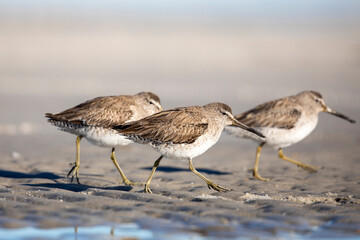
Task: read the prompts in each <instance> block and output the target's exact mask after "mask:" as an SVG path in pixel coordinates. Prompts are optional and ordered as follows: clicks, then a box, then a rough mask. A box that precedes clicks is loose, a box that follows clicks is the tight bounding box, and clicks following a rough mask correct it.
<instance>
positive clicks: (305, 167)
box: [279, 148, 317, 172]
mask: <svg viewBox="0 0 360 240" xmlns="http://www.w3.org/2000/svg"><path fill="white" fill-rule="evenodd" d="M279 158H281V159H282V160H285V161H288V162H291V163H293V164H296V165H297V166H298V167H301V168H302V169H304V170H306V171H308V172H317V168H316V167H313V166H310V165H307V164H305V163H302V162H298V161H296V160H294V159H291V158H288V157H286V156H285V155H284V154H283V151H282V149H281V148H279Z"/></svg>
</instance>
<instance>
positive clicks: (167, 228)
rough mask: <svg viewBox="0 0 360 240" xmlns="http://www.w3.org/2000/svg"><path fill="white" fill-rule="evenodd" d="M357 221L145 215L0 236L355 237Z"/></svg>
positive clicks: (144, 239) (150, 239)
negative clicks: (192, 220) (228, 220)
mask: <svg viewBox="0 0 360 240" xmlns="http://www.w3.org/2000/svg"><path fill="white" fill-rule="evenodd" d="M359 237H360V232H359V227H358V226H357V225H349V224H348V225H341V224H336V223H335V222H334V221H329V222H327V223H325V224H324V225H322V226H311V225H310V224H308V223H307V222H306V220H304V221H303V223H301V224H300V225H297V224H291V223H284V222H283V221H282V220H281V221H276V219H274V218H272V219H267V220H266V219H258V220H254V221H249V222H247V223H246V224H243V225H238V224H226V225H221V224H214V223H196V224H190V225H189V224H188V223H185V222H173V221H167V220H158V219H150V218H146V219H143V220H140V221H139V222H138V223H125V224H108V225H98V226H83V227H61V228H49V229H44V228H36V227H25V228H16V229H6V228H0V239H7V240H20V239H22V240H31V239H51V240H56V239H59V240H60V239H61V240H72V239H76V240H82V239H134V240H135V239H139V240H140V239H141V240H155V239H156V240H162V239H164V240H166V239H171V240H177V239H179V240H180V239H192V240H202V239H249V238H251V239H254V238H262V239H267V238H277V239H289V238H291V239H313V238H323V239H328V238H332V239H344V238H346V239H359Z"/></svg>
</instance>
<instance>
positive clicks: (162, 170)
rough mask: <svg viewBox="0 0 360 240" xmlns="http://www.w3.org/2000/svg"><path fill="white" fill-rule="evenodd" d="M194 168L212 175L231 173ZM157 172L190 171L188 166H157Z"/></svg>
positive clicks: (145, 168) (147, 168)
mask: <svg viewBox="0 0 360 240" xmlns="http://www.w3.org/2000/svg"><path fill="white" fill-rule="evenodd" d="M142 169H144V170H150V171H151V169H152V167H144V168H142ZM196 170H198V172H201V173H206V174H214V175H228V174H231V173H230V172H223V171H218V170H213V169H208V168H196ZM156 171H157V172H169V173H172V172H188V171H190V170H189V169H188V168H177V167H161V166H160V167H158V168H156Z"/></svg>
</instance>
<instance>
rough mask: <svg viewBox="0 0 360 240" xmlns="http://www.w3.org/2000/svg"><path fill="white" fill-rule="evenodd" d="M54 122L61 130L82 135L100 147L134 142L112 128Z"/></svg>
mask: <svg viewBox="0 0 360 240" xmlns="http://www.w3.org/2000/svg"><path fill="white" fill-rule="evenodd" d="M53 124H54V125H55V126H57V127H58V128H59V130H61V131H64V132H68V133H72V134H75V135H77V136H82V137H84V138H86V139H87V140H88V141H89V142H90V143H92V144H95V145H97V146H100V147H106V148H112V147H116V146H124V145H128V144H130V143H132V141H131V140H129V139H127V138H125V137H124V136H122V135H120V134H118V133H117V131H115V130H113V129H110V128H102V127H95V126H83V125H75V124H70V123H62V122H55V123H53Z"/></svg>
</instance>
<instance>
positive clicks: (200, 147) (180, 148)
mask: <svg viewBox="0 0 360 240" xmlns="http://www.w3.org/2000/svg"><path fill="white" fill-rule="evenodd" d="M220 135H221V131H219V133H210V132H207V133H206V134H204V135H202V136H200V137H198V138H197V139H196V141H195V142H193V143H191V144H186V143H183V144H171V143H163V144H158V145H155V144H150V145H151V146H152V147H153V148H155V149H156V150H157V151H158V152H159V153H160V154H161V155H163V156H165V157H168V158H171V159H177V160H187V159H189V158H190V159H192V158H195V157H197V156H199V155H201V154H203V153H204V152H206V150H208V149H209V148H210V147H212V146H213V145H214V144H215V143H216V142H217V141H218V140H219V137H220Z"/></svg>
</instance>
